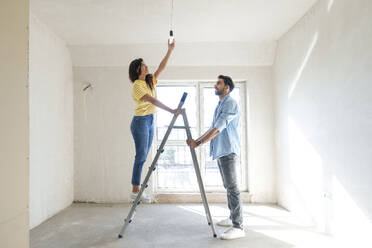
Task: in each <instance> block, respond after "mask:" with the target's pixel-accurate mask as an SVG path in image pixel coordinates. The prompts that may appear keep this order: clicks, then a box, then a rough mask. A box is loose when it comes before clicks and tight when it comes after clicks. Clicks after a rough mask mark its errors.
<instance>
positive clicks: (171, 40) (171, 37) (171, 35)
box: [169, 30, 174, 44]
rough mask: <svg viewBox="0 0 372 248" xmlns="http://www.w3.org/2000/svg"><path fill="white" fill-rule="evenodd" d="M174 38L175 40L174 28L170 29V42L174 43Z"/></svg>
mask: <svg viewBox="0 0 372 248" xmlns="http://www.w3.org/2000/svg"><path fill="white" fill-rule="evenodd" d="M173 40H174V37H173V30H171V31H169V44H172V43H173Z"/></svg>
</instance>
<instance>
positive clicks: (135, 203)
mask: <svg viewBox="0 0 372 248" xmlns="http://www.w3.org/2000/svg"><path fill="white" fill-rule="evenodd" d="M186 96H187V93H186V92H185V93H184V94H183V96H182V98H181V101H180V102H179V104H178V107H177V109H178V110H182V106H183V105H184V103H185V100H186ZM180 115H182V117H183V121H184V126H175V125H174V124H175V123H176V121H177V118H178V116H179V115H174V116H173V118H172V120H171V123H170V124H169V126H168V129H167V131H166V133H165V135H164V138H163V140H162V142H161V144H160V146H159V148H158V150H157V152H156V155H155V158H154V160H153V161H152V163H151V166H150V167H149V170H148V172H147V174H146V177H145V179H144V180H143V183H142V185H141V189H140V191H139V192H138V195H137V197H136V199H135V200H134V201H133V204H132V207H131V209H130V211H129V213H128V216H127V218H126V219H125V222H124V225H123V227H122V228H121V230H120V233H119V235H118V237H119V238H122V237H123V235H124V232H125V230H126V228H127V226H128V225H129V224H130V223H131V222H132V220H133V218H134V216H135V213H136V208H137V206H138V205H139V204H140V203H141V201H140V199H141V196H142V194H143V192H144V191H145V189H146V188H147V187H148V181H149V180H150V177H151V174H152V172H153V171H155V170H156V165H157V162H158V160H159V157H160V155H161V153H163V151H164V146H165V143H166V142H167V140H168V138H169V135H170V133H171V131H172V129H173V128H174V129H185V130H186V136H187V138H188V139H192V136H191V131H190V126H189V122H188V119H187V116H186V112H185V111H181V113H180ZM190 152H191V157H192V160H193V164H194V169H195V173H196V177H197V181H198V185H199V190H200V194H201V197H202V202H203V206H204V209H205V213H206V218H207V222H208V225H210V226H211V228H212V232H213V237H217V234H216V230H215V227H214V224H213V220H212V216H211V213H210V210H209V205H208V201H207V196H206V193H205V189H204V185H203V181H202V178H201V174H200V169H199V163H198V160H197V157H196V153H195V149H194V148H191V147H190Z"/></svg>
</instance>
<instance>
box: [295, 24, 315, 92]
mask: <svg viewBox="0 0 372 248" xmlns="http://www.w3.org/2000/svg"><path fill="white" fill-rule="evenodd" d="M318 35H319V33H318V31H317V32H316V33H315V34H314V36H313V40H312V41H311V43H310V47H309V49H308V50H307V53H306V55H305V57H304V59H303V61H302V63H301V66H300V68H299V69H298V71H297V73H296V75H295V77H294V79H293V82H292V84H291V87H290V88H289V92H288V99H289V98H291V96H292V94H293V91H294V89H295V88H296V85H297V83H298V81H299V79H300V77H301V75H302V72H303V70H304V69H305V67H306V65H307V62H308V61H309V58H310V56H311V53H312V52H313V49H314V47H315V45H316V43H317V41H318Z"/></svg>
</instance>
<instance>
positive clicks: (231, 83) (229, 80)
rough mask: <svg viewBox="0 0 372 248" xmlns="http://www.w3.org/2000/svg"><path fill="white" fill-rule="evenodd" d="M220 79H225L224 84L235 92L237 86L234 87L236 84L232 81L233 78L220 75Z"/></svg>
mask: <svg viewBox="0 0 372 248" xmlns="http://www.w3.org/2000/svg"><path fill="white" fill-rule="evenodd" d="M218 78H219V79H223V82H224V83H225V85H228V86H229V87H230V92H231V91H233V89H234V87H235V85H234V82H233V81H232V79H231V77H229V76H224V75H219V76H218Z"/></svg>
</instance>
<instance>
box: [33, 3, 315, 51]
mask: <svg viewBox="0 0 372 248" xmlns="http://www.w3.org/2000/svg"><path fill="white" fill-rule="evenodd" d="M316 1H317V0H174V17H173V26H174V32H175V37H176V39H177V41H178V42H182V43H183V42H185V43H186V42H264V41H265V42H267V41H274V40H277V39H279V38H280V37H281V36H282V35H283V34H284V33H285V32H287V31H288V30H289V29H290V28H291V27H292V26H293V25H294V24H295V23H296V22H297V21H298V20H299V19H300V18H301V17H302V16H303V15H304V14H305V13H306V12H307V11H308V10H309V9H310V7H311V6H312V5H313V4H314V3H315V2H316ZM30 2H31V11H32V14H33V15H35V16H36V17H38V18H39V19H40V20H41V21H42V22H44V23H45V24H46V25H47V26H49V28H51V29H52V30H53V31H54V32H55V33H56V34H57V35H59V36H60V37H61V38H62V39H64V40H65V41H66V42H67V43H68V44H69V45H85V44H135V43H160V42H164V40H166V39H167V37H168V33H169V26H170V9H171V0H30Z"/></svg>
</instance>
